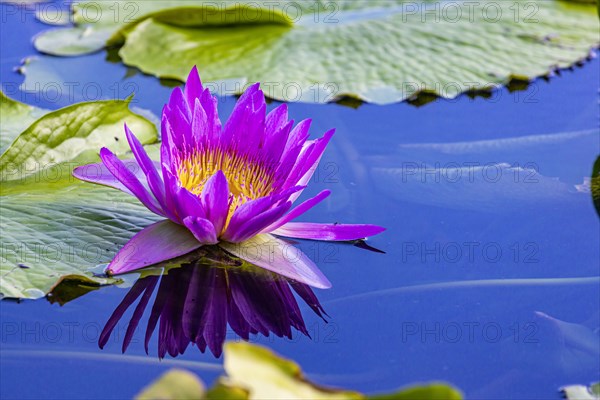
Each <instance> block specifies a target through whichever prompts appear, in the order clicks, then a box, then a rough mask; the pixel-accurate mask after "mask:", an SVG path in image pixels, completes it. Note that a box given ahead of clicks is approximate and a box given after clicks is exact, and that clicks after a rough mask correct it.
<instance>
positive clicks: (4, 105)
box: [0, 91, 48, 154]
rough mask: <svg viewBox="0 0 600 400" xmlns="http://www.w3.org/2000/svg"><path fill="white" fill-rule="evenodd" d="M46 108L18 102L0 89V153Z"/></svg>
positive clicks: (45, 111) (42, 113)
mask: <svg viewBox="0 0 600 400" xmlns="http://www.w3.org/2000/svg"><path fill="white" fill-rule="evenodd" d="M47 112H48V111H47V110H43V109H41V108H37V107H33V106H30V105H27V104H23V103H20V102H18V101H16V100H13V99H11V98H10V97H8V96H6V95H5V94H4V93H3V92H2V91H0V114H2V124H0V154H2V153H3V152H4V150H6V148H7V147H8V145H10V144H11V142H12V141H13V140H15V138H16V137H17V136H18V135H19V133H21V132H23V130H25V128H27V127H28V126H29V125H30V124H31V123H32V122H33V121H35V120H37V119H38V118H40V117H41V116H42V115H44V114H45V113H47Z"/></svg>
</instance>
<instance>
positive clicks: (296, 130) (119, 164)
mask: <svg viewBox="0 0 600 400" xmlns="http://www.w3.org/2000/svg"><path fill="white" fill-rule="evenodd" d="M310 123H311V121H310V120H309V119H307V120H303V121H301V122H299V123H298V124H297V125H296V126H293V125H294V124H293V121H289V120H288V115H287V106H286V105H285V104H282V105H281V106H279V107H277V108H275V109H274V110H273V111H271V112H270V113H268V114H267V113H266V104H265V98H264V95H263V92H262V91H261V90H260V89H259V84H258V83H256V84H254V85H252V86H250V87H249V88H248V89H247V90H246V91H245V92H244V94H243V95H242V96H241V97H240V99H239V100H238V102H237V104H236V106H235V108H234V110H233V112H232V114H231V116H230V118H229V120H228V121H227V122H226V123H225V125H224V126H221V121H220V120H219V117H218V114H217V99H216V98H215V97H214V96H212V95H211V94H210V92H209V90H208V89H205V88H203V87H202V83H201V81H200V77H199V75H198V71H197V70H196V67H194V68H193V69H192V71H191V73H190V75H189V77H188V80H187V82H186V84H185V88H184V89H183V90H181V89H180V88H176V89H175V90H173V92H172V94H171V98H170V99H169V102H168V104H166V105H165V107H164V109H163V113H162V127H161V137H162V143H161V149H160V155H161V157H160V158H161V161H160V163H158V162H155V161H152V160H151V159H150V158H149V156H148V155H147V154H146V152H145V150H144V148H143V147H142V145H141V144H140V142H139V141H138V139H137V138H136V137H135V136H134V135H133V133H132V132H131V131H130V130H129V129H128V128H127V126H125V132H126V136H127V140H128V141H129V145H130V147H131V150H132V152H133V155H134V156H135V160H126V161H123V160H120V159H118V158H117V156H115V155H114V154H113V153H112V152H111V151H110V150H109V149H107V148H102V149H101V151H100V158H101V160H102V163H98V164H90V165H86V166H82V167H78V168H76V169H75V170H74V172H73V174H74V175H75V177H77V178H79V179H81V180H84V181H88V182H93V183H98V184H103V185H107V186H111V187H114V188H117V189H120V190H122V191H124V192H126V193H129V194H131V195H134V196H135V197H137V198H138V199H139V200H140V201H141V202H142V203H143V204H144V205H145V206H146V207H147V208H148V209H149V210H151V211H152V212H154V213H156V214H158V215H160V216H163V217H165V218H168V220H164V221H160V222H157V223H155V224H153V225H150V226H148V227H146V228H145V229H143V230H142V231H140V232H139V233H137V234H136V235H135V236H134V237H133V238H132V239H131V240H130V241H129V242H128V243H127V244H126V245H125V246H124V247H123V248H122V249H121V250H120V251H119V252H118V253H117V255H116V256H115V258H114V259H113V261H112V262H111V263H110V264H109V266H108V269H107V271H108V273H110V274H119V273H124V272H128V271H132V270H135V269H138V268H142V267H146V266H148V265H152V264H155V263H157V262H160V261H164V260H166V259H170V258H174V257H178V256H181V255H183V254H186V253H188V252H190V251H192V250H194V249H196V248H198V247H200V246H202V245H207V244H216V243H220V244H223V245H224V247H225V248H226V249H227V250H228V251H230V252H232V253H234V254H235V255H237V256H239V257H242V258H243V257H244V254H245V253H247V249H248V248H249V247H255V246H257V245H260V246H266V245H275V248H276V249H280V250H278V251H279V252H281V246H282V243H281V242H280V241H278V239H276V238H275V237H273V236H271V235H270V234H273V235H280V236H286V237H293V238H301V239H314V240H337V241H348V240H355V239H362V238H365V237H367V236H372V235H375V234H377V233H380V232H382V231H383V230H384V228H381V227H379V226H375V225H346V224H319V223H306V222H292V220H294V219H295V218H297V217H299V216H300V215H302V214H303V213H305V212H306V211H308V210H309V209H311V208H312V207H314V206H315V205H317V204H318V203H320V202H321V201H323V200H324V199H325V198H326V197H327V196H329V193H330V192H329V190H324V191H322V192H321V193H319V194H317V195H316V196H315V197H313V198H311V199H308V200H306V201H304V202H303V203H301V204H299V205H297V206H296V207H295V208H292V203H293V202H294V201H295V200H296V199H297V198H298V197H299V196H300V194H301V193H302V191H303V190H304V188H305V187H306V185H307V183H308V182H309V180H310V179H311V177H312V175H313V173H314V171H315V169H316V167H317V165H318V163H319V160H320V159H321V156H322V155H323V152H324V150H325V147H326V146H327V143H328V142H329V140H330V139H331V137H332V135H333V132H334V130H330V131H328V132H326V133H325V135H324V136H323V137H321V138H319V139H316V140H309V139H308V130H309V127H310ZM235 244H241V246H238V245H235ZM264 248H265V249H266V248H267V247H264ZM279 258H280V259H279V260H278V261H279V262H278V264H277V265H274V264H273V262H272V261H269V258H268V257H263V258H261V257H258V258H257V259H253V260H250V261H251V262H253V263H254V264H257V265H259V266H260V267H263V268H265V269H268V270H271V271H274V272H277V273H280V274H282V275H284V276H287V277H289V278H292V279H296V280H298V281H299V282H303V283H306V284H308V285H312V286H315V287H320V288H327V287H330V286H331V284H330V283H329V281H328V280H327V278H325V276H323V274H322V273H321V272H320V271H319V270H318V268H317V267H316V266H315V265H314V263H312V262H311V261H310V260H308V258H306V257H304V258H301V259H299V260H293V261H290V260H287V262H286V260H284V258H285V257H283V256H281V257H279Z"/></svg>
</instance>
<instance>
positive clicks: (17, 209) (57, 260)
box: [0, 101, 157, 298]
mask: <svg viewBox="0 0 600 400" xmlns="http://www.w3.org/2000/svg"><path fill="white" fill-rule="evenodd" d="M127 105H128V102H127V101H102V102H94V103H82V104H76V105H73V106H70V107H66V108H64V109H61V110H57V111H53V112H50V113H48V114H46V115H45V116H43V117H42V118H40V119H39V120H37V121H36V122H34V123H33V124H31V125H30V126H29V127H28V128H27V129H26V130H25V131H24V132H23V133H22V134H21V135H20V136H19V137H18V138H17V139H16V140H15V141H14V142H13V144H12V145H11V146H10V148H9V149H8V150H7V151H6V152H5V153H4V154H3V155H2V156H1V158H0V160H1V161H2V165H1V167H0V172H1V173H2V180H3V182H2V190H1V193H0V204H1V212H0V220H1V224H2V258H1V260H0V293H1V294H2V295H3V296H6V297H17V298H38V297H41V296H44V295H45V294H46V293H48V292H49V291H50V289H51V288H52V287H53V286H54V285H55V284H56V282H58V281H59V280H60V279H61V278H62V277H64V276H67V275H75V276H77V277H79V279H81V280H84V281H89V280H91V281H95V282H99V283H108V282H112V281H113V280H108V279H102V278H95V277H93V275H92V273H91V272H90V270H91V269H93V268H94V267H96V266H97V265H98V264H102V263H106V262H109V261H110V260H111V258H112V256H113V255H114V253H115V251H116V250H117V249H118V248H119V247H120V246H122V245H123V244H125V242H126V241H127V240H128V239H129V238H131V236H132V235H133V234H134V233H135V232H136V231H137V230H138V229H139V227H143V226H145V225H148V224H149V223H151V222H152V221H154V220H155V219H154V218H155V217H154V216H153V215H152V214H150V213H149V212H147V211H146V210H145V208H144V207H143V206H141V205H139V204H138V202H137V201H136V200H135V199H133V198H131V197H130V196H127V195H125V194H121V193H115V192H114V191H113V190H111V189H108V188H104V187H100V186H92V185H87V184H85V183H82V182H79V181H76V180H75V178H73V177H72V175H71V171H72V168H73V166H74V165H75V164H76V162H78V161H90V159H91V158H92V157H93V158H94V159H95V158H97V156H96V154H97V151H98V149H99V148H100V147H102V146H104V145H106V146H109V147H112V148H113V150H116V151H118V152H123V151H124V150H126V149H127V148H128V146H127V140H126V139H125V137H124V134H123V123H124V122H125V121H127V123H128V124H132V125H135V126H136V127H137V130H136V133H137V134H138V137H141V138H143V139H142V140H143V141H144V142H152V141H154V140H156V137H157V132H156V128H155V126H154V125H153V124H152V123H150V122H149V121H147V120H146V119H145V118H143V117H140V116H138V115H136V114H134V113H132V112H130V111H129V110H128V108H127ZM16 116H18V114H16ZM11 118H12V116H11ZM6 121H7V122H8V121H10V119H9V118H8V117H7V118H6ZM4 122H5V115H4V114H3V115H2V123H3V124H4ZM115 138H116V139H115ZM107 200H108V201H107ZM21 266H25V267H21Z"/></svg>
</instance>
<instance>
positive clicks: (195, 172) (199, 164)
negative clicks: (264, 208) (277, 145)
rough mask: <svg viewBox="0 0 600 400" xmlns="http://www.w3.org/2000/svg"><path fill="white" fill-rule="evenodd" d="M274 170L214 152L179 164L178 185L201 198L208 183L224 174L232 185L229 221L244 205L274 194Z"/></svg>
mask: <svg viewBox="0 0 600 400" xmlns="http://www.w3.org/2000/svg"><path fill="white" fill-rule="evenodd" d="M269 167H272V166H269V165H267V164H266V163H264V162H262V161H261V160H254V159H251V158H250V157H249V156H247V155H240V154H237V153H236V152H235V151H227V150H222V149H212V150H206V151H194V152H193V153H191V154H190V155H186V156H185V157H182V158H181V159H180V160H179V163H178V166H177V175H178V177H179V182H181V185H182V186H183V187H185V188H186V189H187V190H189V191H190V192H192V193H194V194H200V193H201V192H202V189H203V188H204V185H205V184H206V181H207V180H208V179H209V178H210V177H211V176H213V175H214V174H215V173H216V172H217V171H219V170H221V171H223V173H224V174H225V177H226V178H227V183H228V184H229V192H230V197H229V204H230V205H229V216H228V218H227V223H229V217H230V216H231V215H232V214H233V211H234V210H235V209H236V208H238V207H239V206H240V205H242V204H244V203H245V202H247V201H249V200H253V199H257V198H259V197H264V196H268V195H269V194H271V192H272V191H273V182H274V173H273V171H272V168H269Z"/></svg>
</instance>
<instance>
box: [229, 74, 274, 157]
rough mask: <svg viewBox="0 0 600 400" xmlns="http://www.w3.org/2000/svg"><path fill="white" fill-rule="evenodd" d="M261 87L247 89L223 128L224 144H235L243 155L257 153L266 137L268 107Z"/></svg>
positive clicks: (257, 85) (255, 85)
mask: <svg viewBox="0 0 600 400" xmlns="http://www.w3.org/2000/svg"><path fill="white" fill-rule="evenodd" d="M259 86H260V85H259V84H258V83H255V84H254V85H252V86H250V87H249V88H248V89H246V91H245V92H244V94H242V96H241V97H240V98H239V100H238V102H237V103H236V105H235V107H234V109H233V111H232V112H231V115H230V116H229V119H228V120H227V123H225V126H224V127H223V135H222V140H223V143H225V144H229V145H230V144H235V145H236V147H237V149H238V151H240V152H242V153H254V152H256V151H257V150H258V145H259V143H260V140H261V137H262V136H263V135H264V130H265V118H266V107H267V106H266V103H265V96H264V94H263V92H262V90H260V89H259Z"/></svg>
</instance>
